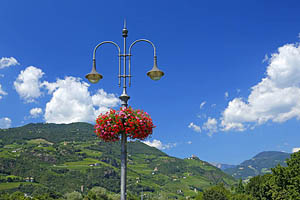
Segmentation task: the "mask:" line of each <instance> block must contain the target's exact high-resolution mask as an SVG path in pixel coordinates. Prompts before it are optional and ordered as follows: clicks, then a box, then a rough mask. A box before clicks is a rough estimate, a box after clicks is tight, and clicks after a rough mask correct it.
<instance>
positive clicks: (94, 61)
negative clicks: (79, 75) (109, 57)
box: [93, 41, 121, 86]
mask: <svg viewBox="0 0 300 200" xmlns="http://www.w3.org/2000/svg"><path fill="white" fill-rule="evenodd" d="M107 43H110V44H113V45H115V46H116V47H117V48H118V51H119V55H118V56H119V86H120V85H121V77H120V75H121V50H120V47H119V45H117V44H116V43H114V42H113V41H104V42H101V43H100V44H98V45H97V46H96V47H95V49H94V52H93V64H94V66H96V51H97V49H98V47H100V46H101V45H102V44H107Z"/></svg>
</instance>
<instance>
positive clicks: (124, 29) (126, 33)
mask: <svg viewBox="0 0 300 200" xmlns="http://www.w3.org/2000/svg"><path fill="white" fill-rule="evenodd" d="M122 36H123V37H127V36H128V30H127V28H126V19H124V28H123V30H122Z"/></svg>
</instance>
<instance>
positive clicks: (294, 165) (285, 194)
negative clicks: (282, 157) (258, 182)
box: [271, 151, 300, 200]
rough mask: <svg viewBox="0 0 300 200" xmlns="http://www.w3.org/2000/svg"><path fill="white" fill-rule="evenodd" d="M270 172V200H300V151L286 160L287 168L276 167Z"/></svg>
mask: <svg viewBox="0 0 300 200" xmlns="http://www.w3.org/2000/svg"><path fill="white" fill-rule="evenodd" d="M272 172H273V177H272V182H271V193H272V199H274V200H283V199H293V200H300V151H299V152H296V153H293V154H292V155H291V157H290V159H287V167H282V166H280V165H278V166H277V167H275V168H274V169H272Z"/></svg>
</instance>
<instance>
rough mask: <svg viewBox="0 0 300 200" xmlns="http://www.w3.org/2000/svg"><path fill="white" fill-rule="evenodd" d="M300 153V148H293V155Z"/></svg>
mask: <svg viewBox="0 0 300 200" xmlns="http://www.w3.org/2000/svg"><path fill="white" fill-rule="evenodd" d="M298 151H300V148H299V147H296V148H293V150H292V152H293V153H296V152H298Z"/></svg>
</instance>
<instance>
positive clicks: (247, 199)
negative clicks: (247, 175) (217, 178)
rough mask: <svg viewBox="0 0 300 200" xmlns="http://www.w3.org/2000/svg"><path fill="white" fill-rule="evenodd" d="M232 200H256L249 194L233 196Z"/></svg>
mask: <svg viewBox="0 0 300 200" xmlns="http://www.w3.org/2000/svg"><path fill="white" fill-rule="evenodd" d="M230 200H256V199H254V198H253V197H252V196H251V195H247V194H233V195H232V197H231V198H230Z"/></svg>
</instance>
